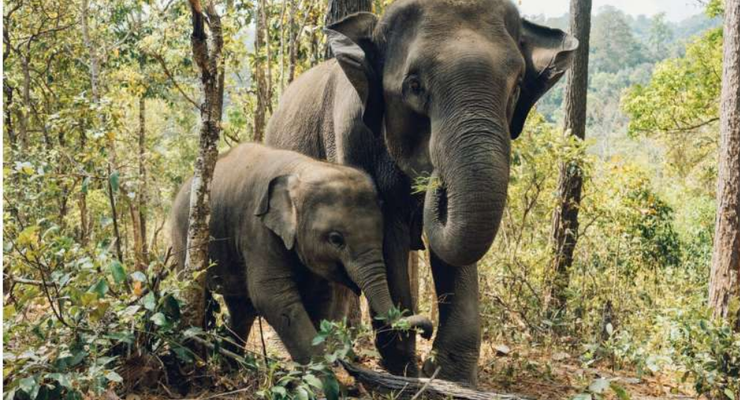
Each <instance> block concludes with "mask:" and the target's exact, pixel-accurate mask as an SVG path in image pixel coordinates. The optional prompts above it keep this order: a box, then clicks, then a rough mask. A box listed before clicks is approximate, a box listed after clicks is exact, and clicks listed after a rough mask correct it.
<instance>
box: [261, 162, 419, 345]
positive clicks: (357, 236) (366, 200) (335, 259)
mask: <svg viewBox="0 0 740 400" xmlns="http://www.w3.org/2000/svg"><path fill="white" fill-rule="evenodd" d="M299 175H300V176H299ZM299 175H282V176H278V177H276V178H273V179H272V180H271V181H270V183H269V185H268V187H267V188H266V189H265V191H264V195H263V197H262V200H261V201H260V203H259V206H258V207H257V210H256V212H255V215H257V216H258V217H259V218H260V219H261V221H262V223H263V224H264V225H265V226H266V227H267V228H268V229H270V230H271V231H272V232H273V233H275V234H276V235H277V236H278V237H280V238H281V239H282V241H283V243H284V244H285V247H286V248H288V249H289V250H295V253H296V254H297V256H298V258H299V259H300V260H301V262H302V263H303V265H305V266H306V267H307V268H308V269H309V270H310V271H311V272H313V273H314V274H316V275H318V276H321V277H323V278H325V279H327V280H329V281H333V282H338V283H341V284H344V285H345V286H347V287H349V288H350V289H352V290H353V291H354V292H355V293H356V294H358V295H359V293H360V291H362V292H363V293H364V294H365V296H366V297H367V299H368V301H369V303H370V307H371V308H372V310H373V311H374V312H375V313H376V314H378V315H388V314H389V312H390V310H391V309H392V308H393V306H394V304H393V301H392V300H391V295H390V292H389V289H388V282H387V277H386V275H387V271H386V266H385V262H384V261H383V248H382V246H383V218H382V215H381V213H380V204H379V200H378V195H377V192H376V190H375V186H374V185H373V182H372V180H371V179H370V177H369V176H368V175H366V174H364V173H362V172H360V171H358V170H355V169H352V168H349V167H343V166H338V165H337V166H330V167H324V166H322V167H314V168H311V169H306V170H304V171H302V172H301V173H300V174H299ZM405 319H406V322H407V323H408V325H409V326H410V327H411V328H419V329H420V330H421V333H422V336H424V337H425V338H429V337H431V335H432V329H433V328H432V323H431V321H430V320H429V319H427V318H426V317H423V316H419V315H412V316H410V317H406V318H405Z"/></svg>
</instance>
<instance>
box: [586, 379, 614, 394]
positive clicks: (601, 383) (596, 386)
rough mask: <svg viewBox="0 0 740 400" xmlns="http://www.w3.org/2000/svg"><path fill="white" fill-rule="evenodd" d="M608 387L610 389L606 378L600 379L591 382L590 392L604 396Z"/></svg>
mask: <svg viewBox="0 0 740 400" xmlns="http://www.w3.org/2000/svg"><path fill="white" fill-rule="evenodd" d="M608 387H609V381H608V380H606V379H604V378H599V379H596V380H594V381H593V382H591V384H590V385H588V390H589V391H590V392H591V393H597V394H602V393H604V391H605V390H606V389H607V388H608Z"/></svg>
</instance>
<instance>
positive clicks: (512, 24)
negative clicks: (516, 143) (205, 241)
mask: <svg viewBox="0 0 740 400" xmlns="http://www.w3.org/2000/svg"><path fill="white" fill-rule="evenodd" d="M326 32H327V37H328V39H329V43H330V45H331V47H332V50H333V52H334V54H335V55H336V59H335V60H330V61H327V62H324V63H322V64H320V65H318V66H316V67H314V68H313V69H311V70H309V71H308V72H306V73H304V74H303V75H302V76H301V77H300V78H299V79H298V80H296V81H295V82H294V83H293V84H292V85H291V86H289V87H288V89H287V90H286V92H285V94H284V95H283V96H282V102H281V104H280V106H279V108H278V110H277V111H276V112H275V114H274V115H273V116H272V118H271V120H270V124H269V126H268V131H267V136H266V142H267V143H268V144H270V145H273V146H275V147H280V148H286V149H291V150H296V151H299V152H302V153H305V154H309V155H311V156H313V157H317V158H325V159H328V160H330V161H334V162H339V163H342V164H347V165H352V166H356V167H359V168H360V169H363V170H365V171H366V172H368V173H369V174H370V175H371V176H372V178H373V180H374V181H375V183H376V185H377V187H378V190H379V193H380V196H381V198H382V199H383V201H384V206H383V215H384V218H385V221H384V229H385V244H384V247H383V252H384V255H385V260H386V264H387V267H388V280H389V284H390V290H391V295H392V297H393V299H394V300H396V301H400V302H401V304H402V306H403V307H405V308H409V309H410V308H411V305H412V302H411V291H410V288H409V280H408V272H407V268H408V267H407V259H408V253H409V250H411V249H420V248H421V247H422V246H423V244H422V242H421V239H420V236H421V232H422V231H423V232H424V233H426V235H427V238H428V243H429V246H430V250H431V267H432V273H433V276H434V282H435V286H436V291H437V294H438V296H439V297H440V305H439V310H440V321H439V328H438V331H437V336H436V338H435V342H434V350H435V352H436V356H435V360H436V364H438V365H440V366H441V367H442V369H441V372H440V375H439V377H440V378H443V379H448V380H454V381H460V382H466V383H469V384H475V383H476V375H477V360H478V355H479V349H480V321H479V311H478V277H477V271H476V264H475V263H476V262H477V261H478V260H480V259H481V258H482V257H483V255H484V254H485V253H486V252H487V251H488V249H489V248H490V246H491V243H492V242H493V239H494V237H495V235H496V231H497V229H498V226H499V223H500V220H501V216H502V213H503V209H504V204H505V201H506V192H507V185H508V180H509V156H510V140H511V139H512V138H516V137H517V136H518V135H519V134H520V133H521V130H522V128H523V126H524V122H525V119H526V117H527V114H528V113H529V111H530V109H531V108H532V106H533V105H534V103H535V102H536V101H537V100H538V99H539V98H540V97H541V96H542V95H543V94H544V93H545V92H546V91H547V90H549V89H550V88H551V87H552V86H553V85H554V84H555V83H556V82H557V80H558V79H559V78H560V77H561V76H562V75H563V74H564V73H565V70H566V69H567V68H568V67H569V66H570V63H571V58H572V53H573V50H575V48H576V47H577V41H576V40H575V39H574V38H572V37H571V36H569V35H566V34H565V33H563V32H562V31H560V30H555V29H550V28H546V27H542V26H538V25H535V24H532V23H530V22H527V21H525V20H523V19H522V18H521V17H520V16H519V13H518V11H517V9H516V7H515V6H514V5H513V4H512V3H511V2H509V1H508V0H398V1H396V2H394V3H393V4H392V5H391V6H390V7H388V9H387V11H386V13H385V14H384V15H383V16H382V17H381V18H380V20H378V18H377V17H375V16H374V15H372V14H369V13H358V14H354V15H351V16H349V17H347V18H346V19H344V20H342V21H339V22H337V23H336V24H333V25H331V26H329V27H328V28H327V30H326ZM422 176H432V177H433V178H434V179H435V180H436V181H437V182H438V183H440V184H441V185H440V186H439V187H436V188H435V189H432V190H428V191H427V193H426V196H414V195H412V190H411V185H412V182H414V180H415V179H416V178H418V177H422ZM442 300H443V301H442ZM376 343H377V345H378V347H379V350H380V352H381V355H382V356H383V363H384V365H385V366H386V367H387V368H388V369H389V370H390V371H391V372H393V373H396V374H398V373H402V372H406V373H409V374H413V373H415V372H416V371H417V366H416V364H415V359H414V357H415V354H414V352H415V349H414V347H415V344H414V338H413V337H409V338H405V339H403V340H396V337H388V336H386V335H384V334H383V333H382V332H380V333H378V335H377V336H376ZM434 369H435V362H434V361H431V360H427V362H426V363H425V365H424V372H425V373H427V374H428V373H430V372H432V371H433V370H434Z"/></svg>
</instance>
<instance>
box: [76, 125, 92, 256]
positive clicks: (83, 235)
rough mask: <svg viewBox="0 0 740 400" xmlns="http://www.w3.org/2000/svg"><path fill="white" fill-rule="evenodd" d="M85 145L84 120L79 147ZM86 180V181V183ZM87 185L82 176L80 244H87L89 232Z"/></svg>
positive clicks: (82, 147)
mask: <svg viewBox="0 0 740 400" xmlns="http://www.w3.org/2000/svg"><path fill="white" fill-rule="evenodd" d="M86 145H87V134H86V133H85V121H84V119H83V120H82V121H80V149H81V150H82V149H84V148H85V146H86ZM86 181H87V183H86ZM87 185H89V179H88V178H87V177H84V178H82V186H83V187H82V188H81V189H80V196H79V197H78V198H77V207H78V208H79V209H80V237H79V241H80V244H82V245H83V246H84V245H86V244H87V240H88V235H89V232H90V225H89V223H88V217H87V190H88V188H87Z"/></svg>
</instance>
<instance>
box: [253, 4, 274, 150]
mask: <svg viewBox="0 0 740 400" xmlns="http://www.w3.org/2000/svg"><path fill="white" fill-rule="evenodd" d="M266 25H267V10H266V3H265V0H260V1H259V2H258V6H257V21H256V23H255V36H254V55H255V62H254V73H253V75H254V82H255V84H256V85H257V87H256V88H255V89H256V90H255V91H256V92H257V108H256V109H255V111H254V133H253V134H252V140H253V141H255V142H257V143H260V142H262V140H263V139H264V137H265V118H266V116H267V101H268V99H267V94H268V92H267V79H266V77H265V65H264V64H265V63H264V62H262V54H263V52H264V51H265V50H264V49H263V48H264V47H265V29H266ZM269 67H270V65H269V63H268V64H267V68H269Z"/></svg>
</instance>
